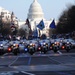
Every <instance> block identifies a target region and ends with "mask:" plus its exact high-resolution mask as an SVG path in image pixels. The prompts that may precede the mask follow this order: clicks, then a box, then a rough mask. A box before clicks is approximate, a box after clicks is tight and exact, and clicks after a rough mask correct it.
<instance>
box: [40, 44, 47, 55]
mask: <svg viewBox="0 0 75 75" xmlns="http://www.w3.org/2000/svg"><path fill="white" fill-rule="evenodd" d="M47 51H48V43H43V45H42V50H41V52H44V54H46V52H47Z"/></svg>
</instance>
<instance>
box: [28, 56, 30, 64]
mask: <svg viewBox="0 0 75 75" xmlns="http://www.w3.org/2000/svg"><path fill="white" fill-rule="evenodd" d="M30 62H31V57H29V61H28V65H30Z"/></svg>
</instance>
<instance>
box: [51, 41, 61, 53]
mask: <svg viewBox="0 0 75 75" xmlns="http://www.w3.org/2000/svg"><path fill="white" fill-rule="evenodd" d="M59 48H60V44H59V42H54V44H53V45H52V49H53V51H54V52H55V53H56V52H57V51H58V50H59Z"/></svg>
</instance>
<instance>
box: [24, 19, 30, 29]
mask: <svg viewBox="0 0 75 75" xmlns="http://www.w3.org/2000/svg"><path fill="white" fill-rule="evenodd" d="M25 24H27V25H28V27H29V28H30V29H31V26H30V22H29V20H28V18H27V19H26V23H25Z"/></svg>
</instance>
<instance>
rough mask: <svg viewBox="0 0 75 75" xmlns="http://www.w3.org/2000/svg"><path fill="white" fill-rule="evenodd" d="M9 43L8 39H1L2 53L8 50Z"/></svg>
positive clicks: (0, 53) (0, 48)
mask: <svg viewBox="0 0 75 75" xmlns="http://www.w3.org/2000/svg"><path fill="white" fill-rule="evenodd" d="M7 43H8V41H6V40H0V55H3V54H4V53H5V52H6V49H7V47H8V45H7Z"/></svg>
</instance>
